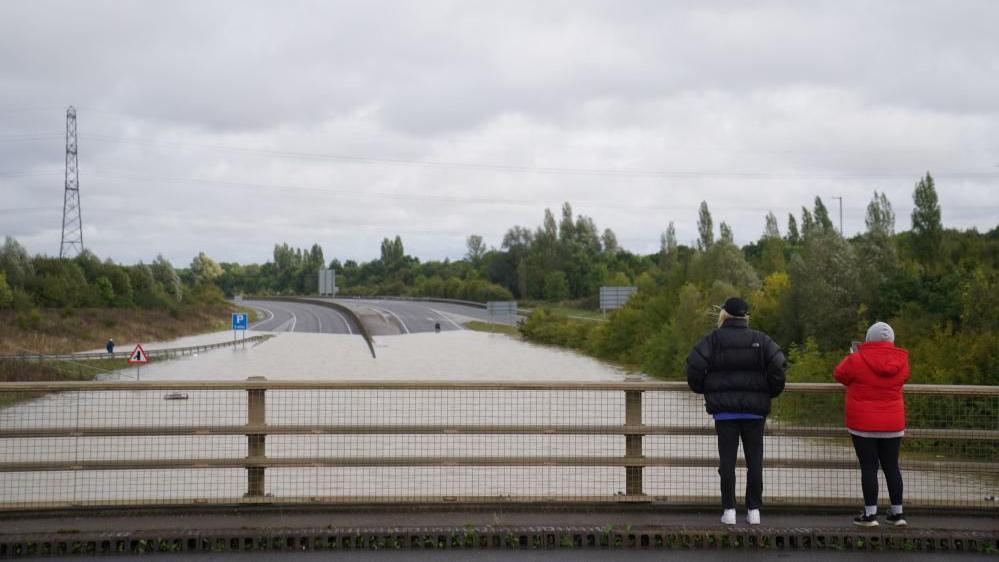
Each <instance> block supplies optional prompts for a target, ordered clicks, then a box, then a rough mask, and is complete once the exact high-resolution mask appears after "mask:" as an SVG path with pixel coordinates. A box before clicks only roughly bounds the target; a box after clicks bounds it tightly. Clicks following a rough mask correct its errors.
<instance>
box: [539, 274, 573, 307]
mask: <svg viewBox="0 0 999 562" xmlns="http://www.w3.org/2000/svg"><path fill="white" fill-rule="evenodd" d="M543 296H544V298H545V300H549V301H562V300H565V299H567V298H568V297H569V282H568V281H566V279H565V274H564V273H562V272H561V271H549V272H548V274H547V275H545V284H544V292H543Z"/></svg>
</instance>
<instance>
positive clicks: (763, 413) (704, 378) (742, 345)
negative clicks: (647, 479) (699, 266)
mask: <svg viewBox="0 0 999 562" xmlns="http://www.w3.org/2000/svg"><path fill="white" fill-rule="evenodd" d="M784 365H785V360H784V353H783V352H781V349H780V347H779V346H778V345H777V344H776V343H775V342H774V341H773V340H772V339H770V336H768V335H766V334H764V333H763V332H761V331H759V330H753V329H751V328H750V327H749V305H747V304H746V301H744V300H742V299H740V298H737V297H732V298H730V299H728V300H726V301H725V304H724V305H723V306H722V308H721V311H719V313H718V329H716V330H713V331H712V332H711V333H710V334H708V335H706V336H704V337H703V338H701V341H699V342H697V344H696V345H695V346H694V348H693V349H691V350H690V354H689V355H688V356H687V369H686V370H687V384H688V385H689V386H690V389H691V390H693V391H694V392H696V393H698V394H703V395H704V403H705V409H707V411H708V413H709V414H711V415H712V416H713V417H714V420H715V433H716V434H717V435H718V458H719V466H718V475H719V476H720V477H721V500H722V509H723V510H724V511H723V512H722V518H721V522H722V523H724V524H726V525H734V524H735V461H736V457H737V455H738V452H739V440H740V438H741V440H742V450H743V455H744V456H745V457H746V468H747V478H746V510H747V513H746V522H747V523H749V524H750V525H759V524H760V508H761V507H762V506H763V428H764V425H765V424H766V417H767V415H768V414H769V413H770V400H771V399H772V398H775V397H777V396H778V395H779V394H780V393H781V392H783V390H784Z"/></svg>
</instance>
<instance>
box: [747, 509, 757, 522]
mask: <svg viewBox="0 0 999 562" xmlns="http://www.w3.org/2000/svg"><path fill="white" fill-rule="evenodd" d="M746 523H749V524H750V525H759V524H760V510H758V509H750V510H749V511H748V512H746Z"/></svg>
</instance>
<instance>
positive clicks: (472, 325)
mask: <svg viewBox="0 0 999 562" xmlns="http://www.w3.org/2000/svg"><path fill="white" fill-rule="evenodd" d="M463 326H464V327H465V328H467V329H469V330H472V331H473V332H490V333H493V334H506V335H508V336H513V337H517V338H519V337H520V329H518V328H517V327H516V326H508V325H506V324H493V323H491V322H480V321H478V320H472V321H471V322H466V323H465V324H463Z"/></svg>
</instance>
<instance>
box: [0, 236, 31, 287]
mask: <svg viewBox="0 0 999 562" xmlns="http://www.w3.org/2000/svg"><path fill="white" fill-rule="evenodd" d="M0 271H2V272H4V274H6V276H7V283H9V284H10V286H11V287H15V288H16V287H23V286H24V284H25V282H26V281H27V280H28V279H30V278H31V277H34V275H35V270H34V267H33V265H32V262H31V258H30V257H29V256H28V252H27V251H26V250H25V249H24V246H22V245H21V244H20V243H18V241H17V240H15V239H13V238H11V237H10V236H7V237H6V238H5V239H4V242H3V248H0Z"/></svg>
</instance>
